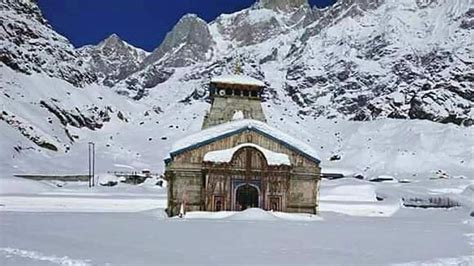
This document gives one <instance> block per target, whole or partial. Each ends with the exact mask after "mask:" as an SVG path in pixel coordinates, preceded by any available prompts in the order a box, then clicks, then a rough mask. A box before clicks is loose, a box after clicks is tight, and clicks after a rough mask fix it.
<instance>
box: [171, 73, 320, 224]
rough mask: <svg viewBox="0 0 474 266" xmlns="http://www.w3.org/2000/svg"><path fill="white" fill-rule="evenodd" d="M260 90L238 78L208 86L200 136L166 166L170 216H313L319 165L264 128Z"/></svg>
mask: <svg viewBox="0 0 474 266" xmlns="http://www.w3.org/2000/svg"><path fill="white" fill-rule="evenodd" d="M264 87H265V84H264V83H263V82H261V81H259V80H257V79H254V78H251V77H247V76H243V75H225V76H220V77H216V78H214V79H212V80H211V82H210V98H211V101H212V105H211V108H210V111H209V112H208V113H207V114H206V116H205V117H204V122H203V125H202V130H201V131H200V132H197V133H195V134H193V135H190V136H187V137H185V138H183V139H181V140H179V141H177V142H176V143H175V144H174V145H173V147H172V150H171V151H170V153H169V156H168V157H167V158H166V159H165V164H166V170H165V178H166V180H167V181H168V208H167V212H168V214H169V215H170V216H174V215H177V214H178V213H179V211H180V208H181V206H183V207H184V209H185V211H224V210H225V211H239V210H244V209H246V208H261V209H264V210H274V211H283V212H305V213H316V211H317V207H318V206H317V202H318V201H317V197H318V184H319V181H320V173H321V168H320V166H319V164H320V160H319V157H318V155H317V154H316V152H315V151H314V150H313V149H312V148H311V147H310V146H308V145H307V144H306V143H304V142H302V141H301V140H299V139H297V138H294V137H292V136H290V135H288V134H286V133H284V132H282V131H280V130H279V129H276V128H274V127H272V126H270V125H268V124H267V123H266V118H265V115H264V113H263V109H262V106H261V95H262V91H263V89H264Z"/></svg>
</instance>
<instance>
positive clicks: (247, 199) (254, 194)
mask: <svg viewBox="0 0 474 266" xmlns="http://www.w3.org/2000/svg"><path fill="white" fill-rule="evenodd" d="M235 205H236V209H237V210H241V211H243V210H245V209H247V208H258V207H259V204H258V189H257V188H256V187H254V186H251V185H249V184H245V185H242V186H240V187H239V188H237V191H236V195H235Z"/></svg>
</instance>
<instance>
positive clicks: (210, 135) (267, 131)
mask: <svg viewBox="0 0 474 266" xmlns="http://www.w3.org/2000/svg"><path fill="white" fill-rule="evenodd" d="M245 130H250V131H254V132H257V133H259V134H262V135H264V136H266V137H268V138H270V139H272V140H274V141H275V142H279V143H281V144H282V145H284V146H285V147H287V148H288V149H290V150H293V151H295V152H297V153H299V154H301V155H303V156H304V157H306V158H307V159H309V160H311V161H314V162H316V163H320V162H321V160H320V159H319V156H318V154H317V153H316V151H315V150H314V149H313V148H311V147H310V146H309V145H308V144H306V143H304V142H302V141H301V140H299V139H297V138H294V137H292V136H290V135H288V134H286V133H284V132H282V131H280V130H279V129H276V128H274V127H272V126H270V125H268V124H267V123H264V122H261V121H257V120H252V119H242V120H235V121H231V122H227V123H223V124H220V125H217V126H213V127H210V128H207V129H204V130H202V131H199V132H197V133H195V134H192V135H189V136H187V137H185V138H183V139H181V140H179V141H177V142H175V143H174V144H173V146H172V148H171V151H170V153H169V157H167V158H166V159H165V162H168V161H170V160H171V158H172V157H174V156H176V155H178V154H181V153H183V152H186V151H189V150H193V149H196V148H199V147H201V146H204V145H207V144H209V143H212V142H214V141H217V140H219V139H222V138H225V137H228V136H231V135H234V134H238V133H240V132H242V131H245Z"/></svg>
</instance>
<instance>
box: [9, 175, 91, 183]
mask: <svg viewBox="0 0 474 266" xmlns="http://www.w3.org/2000/svg"><path fill="white" fill-rule="evenodd" d="M15 177H21V178H26V179H31V180H58V181H76V182H77V181H84V182H87V181H89V175H15Z"/></svg>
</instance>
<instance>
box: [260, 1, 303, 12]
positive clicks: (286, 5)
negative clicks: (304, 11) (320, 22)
mask: <svg viewBox="0 0 474 266" xmlns="http://www.w3.org/2000/svg"><path fill="white" fill-rule="evenodd" d="M255 6H256V7H259V8H266V9H271V10H273V11H281V12H293V11H296V10H298V9H300V8H302V7H303V8H310V5H309V3H308V0H258V1H257V2H256V3H255Z"/></svg>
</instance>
